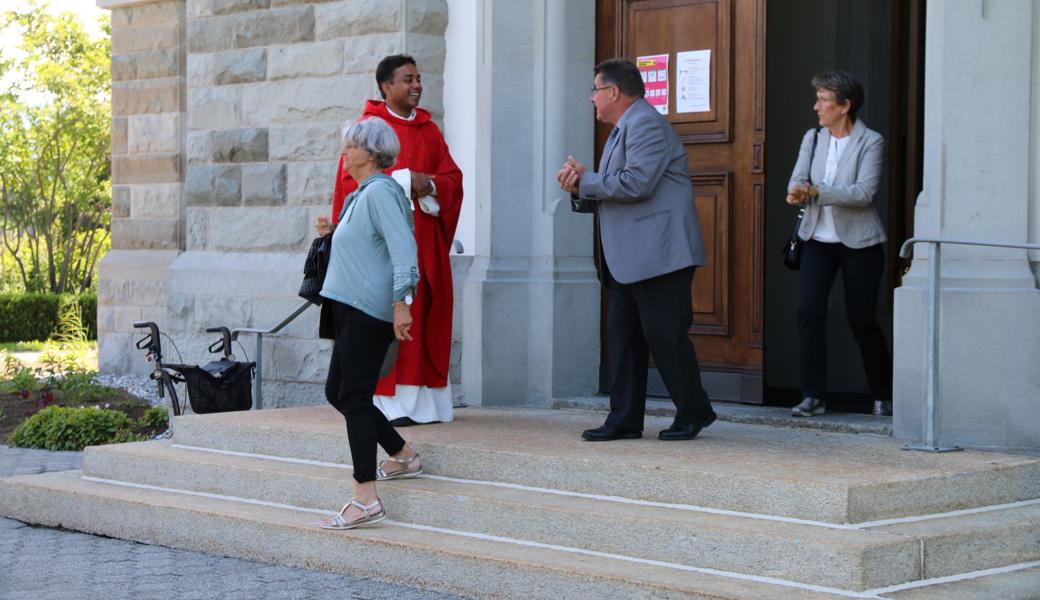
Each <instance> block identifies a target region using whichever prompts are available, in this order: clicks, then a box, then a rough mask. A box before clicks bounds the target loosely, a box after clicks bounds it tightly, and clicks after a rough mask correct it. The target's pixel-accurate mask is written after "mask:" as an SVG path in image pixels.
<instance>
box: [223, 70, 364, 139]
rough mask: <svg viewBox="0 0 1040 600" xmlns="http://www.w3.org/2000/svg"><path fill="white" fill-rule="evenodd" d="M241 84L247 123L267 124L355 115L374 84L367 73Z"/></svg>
mask: <svg viewBox="0 0 1040 600" xmlns="http://www.w3.org/2000/svg"><path fill="white" fill-rule="evenodd" d="M243 87H244V90H243V92H242V106H243V107H248V111H246V114H245V115H244V117H245V119H246V121H247V122H248V124H250V125H254V126H257V127H270V126H272V125H289V124H304V123H315V122H326V121H334V122H341V123H342V122H343V121H345V120H347V119H350V118H356V117H357V116H358V115H360V114H361V109H362V107H364V105H365V100H367V99H368V98H369V97H370V90H372V89H373V88H374V87H375V85H374V83H373V80H372V76H371V75H345V76H340V77H327V78H324V79H297V80H283V81H274V82H269V83H266V84H264V85H254V86H243ZM223 127H227V125H224V126H223Z"/></svg>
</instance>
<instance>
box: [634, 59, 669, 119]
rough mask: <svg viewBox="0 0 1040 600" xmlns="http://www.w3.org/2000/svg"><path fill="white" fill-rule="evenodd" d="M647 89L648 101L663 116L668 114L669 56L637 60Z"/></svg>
mask: <svg viewBox="0 0 1040 600" xmlns="http://www.w3.org/2000/svg"><path fill="white" fill-rule="evenodd" d="M636 66H637V67H639V74H640V75H642V76H643V85H644V86H645V87H646V101H647V102H649V103H650V106H653V107H654V108H656V109H657V112H659V113H661V114H662V115H667V114H668V55H667V54H655V55H653V56H640V57H639V58H637V59H636Z"/></svg>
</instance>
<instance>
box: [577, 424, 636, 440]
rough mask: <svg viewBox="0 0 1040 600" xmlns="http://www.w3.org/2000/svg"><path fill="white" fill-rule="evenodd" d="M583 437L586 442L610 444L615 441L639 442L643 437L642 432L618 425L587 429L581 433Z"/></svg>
mask: <svg viewBox="0 0 1040 600" xmlns="http://www.w3.org/2000/svg"><path fill="white" fill-rule="evenodd" d="M581 437H582V439H583V440H585V441H586V442H610V441H613V440H638V439H639V438H641V437H643V432H642V431H636V430H634V429H625V428H624V427H617V426H616V425H603V426H602V427H597V428H595V429H586V430H585V431H583V432H581Z"/></svg>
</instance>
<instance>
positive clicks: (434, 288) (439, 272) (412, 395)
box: [332, 54, 462, 427]
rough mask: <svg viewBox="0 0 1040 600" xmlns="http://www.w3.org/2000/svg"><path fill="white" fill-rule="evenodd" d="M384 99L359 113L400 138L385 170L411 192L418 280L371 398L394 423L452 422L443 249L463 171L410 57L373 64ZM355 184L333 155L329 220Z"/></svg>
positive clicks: (448, 289)
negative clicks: (406, 319) (389, 367)
mask: <svg viewBox="0 0 1040 600" xmlns="http://www.w3.org/2000/svg"><path fill="white" fill-rule="evenodd" d="M376 83H377V84H378V86H379V92H380V94H381V95H382V96H383V99H384V101H382V102H381V101H378V100H369V101H368V102H367V103H366V105H365V111H364V114H363V116H362V118H363V119H364V118H371V117H379V118H381V119H383V120H384V121H386V122H387V123H389V124H390V126H391V127H392V128H393V129H394V131H395V132H396V133H397V137H398V138H399V139H400V141H401V153H400V154H399V155H398V158H397V162H396V163H395V164H394V165H393V166H392V167H390V168H389V169H387V170H386V173H387V174H389V175H392V176H394V178H395V179H397V180H398V182H399V183H401V184H402V187H404V188H405V189H406V190H409V188H410V192H411V197H412V205H413V208H414V210H415V239H416V242H417V245H418V250H419V277H420V278H419V284H418V286H417V287H416V290H415V297H414V298H413V300H412V302H413V303H412V318H413V323H412V329H411V333H412V337H413V340H412V341H410V342H403V343H401V345H400V348H399V350H398V354H397V363H396V365H395V366H394V369H393V371H391V373H390V374H389V375H387V376H386V377H384V378H382V379H380V380H379V384H378V386H377V387H376V395H375V397H374V402H375V405H376V407H378V408H379V409H380V410H381V411H383V414H385V415H386V417H387V418H388V419H390V422H391V423H393V425H394V426H395V427H400V426H403V425H412V424H416V423H431V422H436V421H451V420H452V395H451V386H450V384H449V381H448V359H449V357H450V355H451V316H452V303H453V296H452V285H451V262H450V260H449V256H448V253H449V251H450V250H451V246H452V241H453V240H454V238H455V226H456V225H457V224H458V221H459V209H460V208H461V206H462V171H460V170H459V168H458V166H457V165H456V164H455V161H454V160H452V158H451V154H450V153H449V152H448V145H447V144H446V143H445V142H444V136H443V135H442V134H441V131H440V129H439V128H438V127H437V124H436V123H434V122H433V120H432V118H431V117H430V113H429V112H427V111H425V110H423V109H421V108H419V99H420V98H421V97H422V89H423V88H422V78H421V76H420V75H419V71H418V69H417V68H416V64H415V60H414V59H413V58H412V57H410V56H407V55H402V54H397V55H393V56H388V57H386V58H384V59H383V60H382V61H380V62H379V66H378V67H377V68H376ZM356 188H357V182H355V181H354V180H353V179H352V178H351V177H350V174H349V173H347V172H346V171H345V170H344V169H343V159H342V157H341V158H340V166H339V171H338V172H337V173H336V187H335V193H334V194H333V202H332V217H333V223H335V222H337V221H338V220H339V214H340V212H341V210H342V207H343V201H344V198H345V197H346V196H347V195H348V194H350V193H351V192H353V191H354V190H355V189H356Z"/></svg>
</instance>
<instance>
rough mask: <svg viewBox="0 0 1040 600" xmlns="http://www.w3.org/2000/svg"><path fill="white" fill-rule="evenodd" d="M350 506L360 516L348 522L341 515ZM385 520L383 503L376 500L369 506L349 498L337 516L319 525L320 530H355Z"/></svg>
mask: <svg viewBox="0 0 1040 600" xmlns="http://www.w3.org/2000/svg"><path fill="white" fill-rule="evenodd" d="M351 506H356V507H358V508H360V509H361V513H362V516H361V517H360V518H357V519H354V520H353V521H348V520H347V519H346V518H345V517H344V516H343V514H344V513H345V512H347V509H348V508H350V507H351ZM377 507H378V508H379V512H375V509H376V508H377ZM385 520H386V511H384V510H383V503H382V502H381V501H380V500H379V498H376V501H375V502H373V503H372V504H369V505H367V506H366V505H364V504H362V503H360V502H358V501H357V499H356V498H351V499H350V502H347V503H346V504H344V505H343V508H342V509H341V510H340V511H339V514H338V515H336V516H334V517H332V518H331V519H326V520H325V521H322V522H321V523H320V524H319V527H321V528H322V529H355V528H357V527H365V526H368V525H375V524H376V523H379V522H380V521H385Z"/></svg>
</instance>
